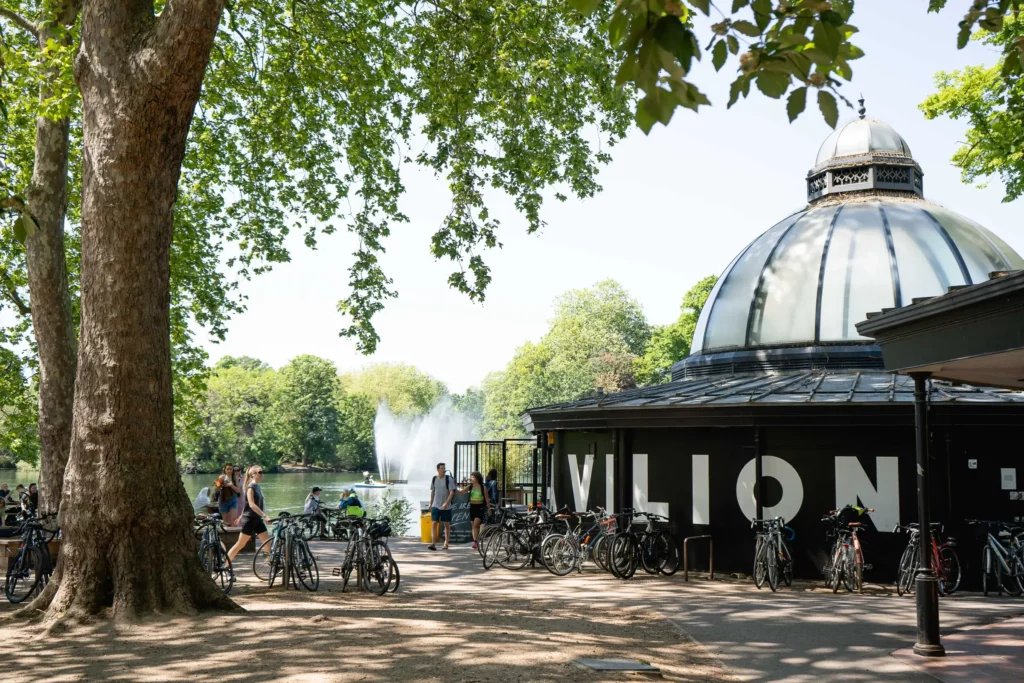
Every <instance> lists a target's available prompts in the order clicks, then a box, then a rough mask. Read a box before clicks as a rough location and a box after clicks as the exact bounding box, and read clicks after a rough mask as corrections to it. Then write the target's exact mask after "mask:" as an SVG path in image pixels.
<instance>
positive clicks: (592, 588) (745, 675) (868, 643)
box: [240, 539, 1024, 683]
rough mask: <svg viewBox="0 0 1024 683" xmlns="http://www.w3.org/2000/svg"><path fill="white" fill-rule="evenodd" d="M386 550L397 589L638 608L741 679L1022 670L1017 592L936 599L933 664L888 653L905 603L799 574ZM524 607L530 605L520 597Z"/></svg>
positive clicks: (323, 550) (1022, 627)
mask: <svg viewBox="0 0 1024 683" xmlns="http://www.w3.org/2000/svg"><path fill="white" fill-rule="evenodd" d="M314 547H315V552H316V554H317V557H318V559H319V562H320V568H321V569H320V571H321V577H322V582H323V585H322V590H327V591H331V590H339V589H340V581H339V580H337V579H333V578H332V577H331V569H332V568H333V567H335V566H338V565H340V563H341V550H342V548H341V547H340V546H338V545H337V544H329V543H317V544H315V546H314ZM392 548H393V552H394V555H395V558H396V559H397V561H398V563H399V565H400V566H401V570H402V590H403V591H410V592H414V593H419V592H429V593H437V594H444V593H449V594H454V593H458V594H460V595H473V594H479V595H481V596H484V595H490V596H496V595H500V596H503V597H509V598H516V599H521V600H523V601H529V600H530V599H531V598H538V599H543V600H551V599H555V600H565V601H573V602H575V603H577V604H586V605H588V606H589V607H590V608H591V609H592V613H593V618H594V619H595V620H601V618H602V615H603V614H607V613H609V612H610V611H616V610H625V609H634V608H637V607H640V608H642V609H645V610H650V611H652V612H656V613H658V614H659V615H660V616H663V617H665V618H666V619H668V620H669V621H670V622H671V623H672V624H674V625H675V626H676V627H677V628H678V629H680V630H681V631H683V632H684V633H685V634H686V635H688V636H689V637H691V638H693V639H694V640H696V641H697V642H698V643H700V644H702V645H703V646H704V647H706V648H707V649H708V650H709V651H710V652H711V653H712V654H713V655H715V656H716V657H717V658H718V659H719V660H720V661H721V662H722V663H723V664H724V665H725V667H727V669H728V670H729V672H730V673H731V674H732V675H733V677H735V678H736V679H737V680H741V681H774V682H779V683H801V682H806V681H832V680H842V681H880V680H885V681H908V682H918V681H934V680H936V678H939V679H940V680H949V681H961V680H971V681H989V680H991V681H996V680H1014V681H1019V680H1021V678H1022V677H1021V675H1020V674H1016V675H1015V676H1014V677H1013V678H1012V679H1000V678H998V676H999V675H1000V674H999V667H1003V669H1004V670H1005V669H1008V668H1009V667H1015V668H1014V669H1012V670H1013V671H1015V672H1019V671H1021V670H1022V669H1024V647H1022V645H1024V618H1018V619H1013V620H1010V621H1007V619H1009V618H1011V617H1014V616H1019V615H1022V614H1024V600H1020V599H1011V598H995V597H987V598H986V597H982V596H981V595H980V594H964V595H957V596H954V597H952V598H943V599H942V601H941V618H942V634H943V639H944V642H945V644H946V647H947V648H948V651H949V656H948V657H947V658H946V659H945V660H944V661H943V662H938V663H936V662H924V661H922V659H921V658H919V657H917V656H915V655H912V654H909V655H908V654H907V653H906V652H902V653H897V654H896V655H894V654H893V653H894V652H896V651H897V650H900V649H902V648H906V647H908V646H909V645H912V644H913V642H914V637H915V633H916V621H915V620H916V615H915V611H914V600H913V597H906V596H905V597H902V598H901V597H897V596H896V595H895V594H891V593H888V592H887V591H882V590H878V589H875V590H868V591H867V592H865V594H863V595H857V594H850V593H845V592H840V593H838V594H833V593H832V592H831V591H826V590H823V589H822V588H820V587H817V586H816V585H815V584H811V583H808V584H800V583H798V584H797V585H796V586H795V587H794V589H792V590H788V589H783V590H780V591H779V592H778V593H772V592H771V591H769V590H768V589H767V588H765V589H764V590H760V591H759V590H757V589H756V588H754V586H753V584H752V583H746V582H736V581H717V580H716V581H713V582H708V581H707V580H704V579H696V580H692V581H691V582H689V583H684V582H683V580H682V575H681V574H677V575H676V576H674V577H671V578H665V577H650V576H647V575H645V574H643V572H639V573H638V574H637V576H636V577H635V578H634V579H633V580H630V581H625V582H624V581H618V580H616V579H615V578H613V577H611V575H609V574H605V573H603V572H600V571H598V570H597V569H596V568H594V567H592V566H590V565H588V566H587V567H586V569H585V570H584V573H583V574H581V575H571V576H568V577H563V578H559V577H555V576H552V575H551V574H549V573H548V572H547V571H546V570H544V569H533V570H531V569H526V570H523V571H518V572H510V571H507V570H503V569H500V568H495V569H492V570H491V571H483V569H482V567H481V563H480V560H479V556H478V555H477V553H476V551H474V550H472V549H470V548H469V547H467V546H462V547H453V548H452V549H451V550H449V551H447V552H445V551H442V550H438V551H436V552H431V551H428V550H427V549H426V548H425V546H423V545H422V544H420V543H416V542H414V541H411V540H407V539H396V540H393V541H392ZM242 557H243V558H244V557H249V558H251V555H245V556H242ZM249 562H251V560H249ZM245 574H246V572H245V571H244V570H243V571H240V575H241V576H240V578H241V582H242V584H243V585H249V586H252V587H251V588H249V590H260V588H258V587H256V586H255V584H254V582H253V579H252V577H251V576H246V575H245ZM524 607H526V608H527V609H529V602H524ZM993 622H997V623H996V625H994V626H988V628H986V629H979V628H977V627H979V626H982V625H988V624H993ZM972 627H973V628H974V630H963V629H966V628H972ZM956 675H960V676H961V677H960V678H957V677H956ZM964 675H966V676H967V677H966V678H965V677H963V676H964ZM984 676H989V677H988V678H985V677H984Z"/></svg>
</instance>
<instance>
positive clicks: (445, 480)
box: [430, 474, 455, 493]
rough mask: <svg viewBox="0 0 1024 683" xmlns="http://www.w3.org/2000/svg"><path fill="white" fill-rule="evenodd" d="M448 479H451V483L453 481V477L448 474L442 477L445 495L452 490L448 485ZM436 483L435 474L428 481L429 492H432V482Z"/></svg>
mask: <svg viewBox="0 0 1024 683" xmlns="http://www.w3.org/2000/svg"><path fill="white" fill-rule="evenodd" d="M449 479H451V480H452V481H455V477H453V476H452V475H450V474H445V475H444V492H445V493H448V492H449V491H451V490H452V487H451V486H449V485H448V480H449ZM436 481H437V475H436V474H435V475H434V476H433V477H432V478H431V479H430V490H431V492H433V490H434V482H436Z"/></svg>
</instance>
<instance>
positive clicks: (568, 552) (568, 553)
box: [543, 534, 579, 576]
mask: <svg viewBox="0 0 1024 683" xmlns="http://www.w3.org/2000/svg"><path fill="white" fill-rule="evenodd" d="M552 536H556V537H557V538H556V539H555V540H554V541H553V542H552V544H551V547H550V549H549V552H548V553H547V554H545V555H544V556H543V559H544V566H545V567H547V568H548V571H549V572H551V573H552V574H554V575H555V576H566V575H567V574H569V573H570V572H572V570H573V569H575V568H576V559H577V557H578V556H579V545H577V543H576V539H575V538H573V537H572V536H564V535H562V534H552ZM548 538H551V536H548ZM545 543H547V539H545Z"/></svg>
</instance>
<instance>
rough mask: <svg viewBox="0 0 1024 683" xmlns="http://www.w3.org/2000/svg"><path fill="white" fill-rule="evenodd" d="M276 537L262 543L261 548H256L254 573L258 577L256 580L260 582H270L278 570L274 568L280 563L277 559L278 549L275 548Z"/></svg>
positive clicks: (253, 563) (253, 565)
mask: <svg viewBox="0 0 1024 683" xmlns="http://www.w3.org/2000/svg"><path fill="white" fill-rule="evenodd" d="M274 540H275V539H274V537H273V536H271V537H270V538H268V539H267V540H265V541H263V543H260V545H259V547H258V548H256V557H254V558H252V573H253V574H255V575H256V578H257V579H259V580H260V581H268V582H269V581H270V579H271V577H272V576H275V575H276V574H277V572H278V569H277V568H276V567H275V566H274V565H275V564H277V563H278V562H279V561H280V558H279V557H277V555H278V552H277V548H275V547H274Z"/></svg>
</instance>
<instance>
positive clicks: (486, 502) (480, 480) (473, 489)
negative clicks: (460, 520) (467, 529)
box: [445, 472, 491, 550]
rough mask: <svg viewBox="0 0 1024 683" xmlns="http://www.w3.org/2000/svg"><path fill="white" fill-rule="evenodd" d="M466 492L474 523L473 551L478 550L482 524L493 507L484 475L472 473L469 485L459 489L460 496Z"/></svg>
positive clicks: (470, 516)
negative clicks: (477, 545) (467, 492)
mask: <svg viewBox="0 0 1024 683" xmlns="http://www.w3.org/2000/svg"><path fill="white" fill-rule="evenodd" d="M466 491H469V518H470V519H471V520H472V521H473V550H476V544H477V540H478V539H479V537H480V524H482V523H483V521H484V517H486V516H487V510H488V509H489V508H490V507H491V503H490V499H489V497H488V494H487V487H486V486H484V475H482V474H480V473H479V472H472V473H470V475H469V483H468V484H466V485H465V486H460V487H459V489H458V492H459V493H460V494H461V493H465V492H466ZM445 545H447V544H445Z"/></svg>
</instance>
